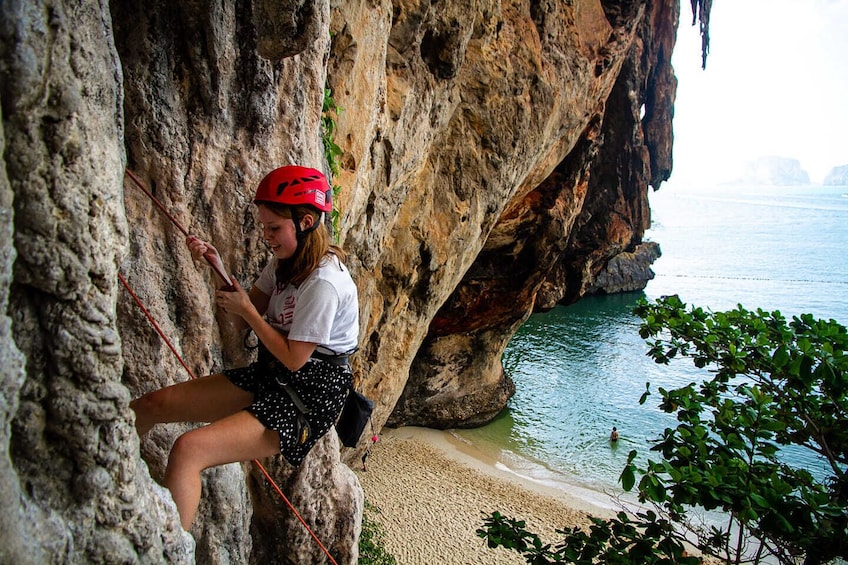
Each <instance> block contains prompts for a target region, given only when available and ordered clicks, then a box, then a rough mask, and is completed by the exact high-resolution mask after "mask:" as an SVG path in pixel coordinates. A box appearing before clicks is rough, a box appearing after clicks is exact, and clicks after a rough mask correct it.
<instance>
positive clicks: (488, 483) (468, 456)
mask: <svg viewBox="0 0 848 565" xmlns="http://www.w3.org/2000/svg"><path fill="white" fill-rule="evenodd" d="M357 463H359V462H358V461H357ZM366 463H367V470H365V471H364V470H363V469H362V466H361V464H358V465H355V466H354V471H355V473H356V475H357V476H358V478H359V480H360V483H361V484H362V488H363V490H364V492H365V500H366V501H367V502H369V503H370V504H371V505H373V506H375V507H376V508H377V509H378V513H374V514H371V519H372V520H374V521H375V522H377V523H378V524H379V525H380V527H381V529H382V530H383V532H384V533H385V538H386V539H385V546H386V550H387V551H388V552H389V553H391V554H392V555H394V556H395V558H396V559H397V561H398V563H399V564H400V565H416V564H422V565H424V564H428V565H429V564H431V563H442V564H445V565H450V564H457V565H467V564H472V563H480V564H481V565H483V564H487V565H489V564H491V565H498V564H513V563H514V564H521V563H525V561H524V559H523V557H522V556H521V555H520V554H519V553H517V552H515V551H509V550H506V549H503V548H496V549H490V548H488V547H487V546H486V542H485V540H483V539H482V538H480V537H478V536H477V534H476V531H477V529H478V528H481V527H482V526H483V520H484V518H485V517H486V516H488V515H489V514H491V513H492V512H494V511H498V512H500V513H501V514H502V515H504V516H507V517H510V518H515V519H518V520H525V521H526V523H527V525H526V529H527V530H528V531H532V532H534V533H537V534H538V535H539V536H540V537H541V538H542V540H543V541H545V542H548V543H554V542H556V541H557V540H559V539H560V538H561V536H559V535H557V534H556V532H555V530H556V529H558V528H563V527H566V526H569V527H574V526H580V527H582V528H583V529H584V530H586V529H587V528H588V527H589V525H590V524H591V522H590V521H589V518H588V516H590V515H591V516H597V517H601V518H606V517H611V516H613V515H614V514H615V512H616V511H617V510H618V508H619V506H618V505H617V503H616V501H615V500H613V499H612V497H611V496H610V495H607V494H604V493H601V492H597V491H592V490H590V489H587V488H585V487H582V486H579V485H575V484H571V483H568V482H565V481H550V482H549V481H540V480H537V479H533V478H531V477H529V476H525V475H523V474H520V473H518V472H516V471H514V470H512V469H510V468H509V467H508V466H506V465H504V464H503V463H502V462H500V461H498V459H497V458H496V457H493V456H492V455H491V454H489V453H486V452H484V451H482V450H481V449H479V448H477V447H476V446H474V445H472V444H470V443H468V442H467V441H465V440H462V439H460V438H458V437H456V436H455V435H453V434H451V433H450V432H446V431H440V430H431V429H427V428H417V427H403V428H397V429H390V428H384V429H383V431H382V434H381V435H380V439H379V441H378V442H377V443H376V444H374V445H373V446H372V447H371V452H370V455H369V457H368V459H367V462H366Z"/></svg>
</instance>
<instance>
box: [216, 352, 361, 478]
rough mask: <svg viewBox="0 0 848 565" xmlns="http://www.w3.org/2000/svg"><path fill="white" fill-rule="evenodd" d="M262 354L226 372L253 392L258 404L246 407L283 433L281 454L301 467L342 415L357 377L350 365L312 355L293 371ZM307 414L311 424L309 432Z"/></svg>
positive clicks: (263, 423)
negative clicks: (296, 398) (285, 385)
mask: <svg viewBox="0 0 848 565" xmlns="http://www.w3.org/2000/svg"><path fill="white" fill-rule="evenodd" d="M263 357H265V356H260V361H257V362H256V363H251V364H250V365H248V366H247V367H242V368H239V369H228V370H226V371H224V375H226V377H227V378H228V379H229V380H230V382H232V383H233V384H234V385H236V386H237V387H239V388H241V389H244V390H246V391H248V392H251V393H253V404H251V405H250V406H248V407H247V408H246V410H247V411H248V412H250V413H251V414H253V415H254V416H255V417H256V419H257V420H259V421H260V422H262V425H264V426H265V427H266V428H268V429H270V430H274V431H275V432H277V433H278V434H280V453H281V454H282V455H283V457H285V458H286V461H288V462H289V463H291V464H292V465H295V466H296V465H300V463H301V462H302V461H303V458H304V457H306V454H307V453H309V450H310V449H312V447H313V446H314V445H315V443H316V442H317V441H318V440H319V439H321V437H322V436H323V435H324V434H326V433H327V432H328V431H329V430H330V427H331V426H332V425H333V424H334V423H335V421H336V419H337V418H338V417H339V414H340V413H341V410H342V406H343V405H344V401H345V397H346V396H347V391H348V388H349V387H350V383H351V380H352V375H351V372H350V368H349V367H348V366H339V365H335V364H333V363H328V362H326V361H322V360H320V359H314V358H312V359H309V361H307V363H306V364H305V365H304V366H303V367H301V368H300V369H299V370H298V371H295V372H292V371H290V370H289V369H288V368H287V367H286V366H285V365H283V364H282V363H280V362H279V361H277V360H276V359H273V360H271V361H269V360H268V359H267V358H265V359H262V358H263ZM281 383H288V385H289V386H290V387H291V388H292V389H294V391H295V392H296V393H297V395H298V396H299V397H300V400H301V401H302V402H303V404H304V405H305V406H306V407H307V408H308V409H309V412H308V413H307V414H305V415H301V413H300V411H299V410H298V409H297V408H296V406H295V404H294V402H293V401H292V399H291V397H290V396H289V394H288V393H287V392H286V391H285V389H284V388H283V386H281ZM303 418H305V420H306V423H307V424H308V427H307V428H306V429H307V430H308V432H307V433H305V434H304V433H303V429H304V427H305V426H304V425H303Z"/></svg>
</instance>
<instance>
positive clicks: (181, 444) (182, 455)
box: [168, 430, 209, 471]
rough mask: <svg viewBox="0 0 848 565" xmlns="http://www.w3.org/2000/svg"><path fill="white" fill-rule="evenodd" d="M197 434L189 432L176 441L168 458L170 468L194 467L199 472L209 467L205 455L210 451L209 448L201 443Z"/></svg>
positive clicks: (193, 431)
mask: <svg viewBox="0 0 848 565" xmlns="http://www.w3.org/2000/svg"><path fill="white" fill-rule="evenodd" d="M195 432H196V430H192V431H188V432H186V433H184V434H182V435H181V436H179V437H178V438H177V439H176V441H174V445H173V446H172V447H171V453H170V455H169V456H168V466H171V465H179V466H181V467H192V468H194V469H195V470H197V471H202V470H203V469H205V468H206V467H207V465H206V464H205V462H204V455H205V454H207V453H208V451H209V450H208V446H206V445H205V444H204V443H203V442H202V441H201V439H200V434H198V433H195Z"/></svg>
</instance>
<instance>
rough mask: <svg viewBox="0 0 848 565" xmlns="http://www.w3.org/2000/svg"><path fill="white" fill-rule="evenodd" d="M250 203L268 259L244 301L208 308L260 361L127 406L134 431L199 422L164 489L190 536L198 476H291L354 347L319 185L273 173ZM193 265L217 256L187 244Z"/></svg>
mask: <svg viewBox="0 0 848 565" xmlns="http://www.w3.org/2000/svg"><path fill="white" fill-rule="evenodd" d="M254 203H255V204H256V205H257V208H258V219H259V222H260V224H261V227H262V235H263V238H264V240H265V242H266V243H267V244H268V246H269V247H270V249H271V251H272V252H273V255H274V257H273V259H272V260H271V261H269V262H268V265H267V266H266V267H265V269H264V270H263V272H262V273H261V275H260V276H259V278H258V279H257V281H256V282H255V283H254V285H253V286H252V287H251V289H250V291H249V292H245V290H244V289H243V288H242V287H241V286H240V285H239V284H238V282H237V281H235V280H234V279H233V281H232V282H233V287H234V290H232V291H227V290H218V291H217V292H216V293H215V302H216V304H217V305H218V306H219V307H220V308H221V309H222V310H223V311H224V312H225V313H227V314H229V315H231V316H233V317H235V318H236V320H237V321H238V322H239V323H240V324H241V325H242V326H243V327H244V328H245V329H247V328H250V329H252V330H253V332H254V333H255V334H256V335H257V337H258V338H259V343H260V347H259V360H258V361H256V362H255V363H252V364H250V365H248V366H247V367H242V368H238V369H229V370H225V371H224V372H223V373H219V374H215V375H209V376H206V377H202V378H199V379H194V380H190V381H187V382H183V383H179V384H175V385H172V386H169V387H165V388H162V389H159V390H156V391H153V392H151V393H148V394H146V395H144V396H142V397H140V398H138V399H136V400H134V401H133V402H132V403H131V404H130V406H131V407H132V409H133V410H134V411H135V414H136V428H137V429H138V432H139V434H140V435H144V434H145V433H147V431H148V430H150V428H151V427H153V426H154V425H155V424H158V423H165V422H202V423H206V422H209V423H208V424H207V425H205V426H202V427H199V428H195V429H193V430H190V431H188V432H186V433H184V434H183V435H181V436H180V437H179V438H177V440H176V441H175V442H174V445H173V447H172V448H171V453H170V456H169V458H168V465H167V468H166V470H165V478H164V481H163V483H164V485H165V486H166V487H167V488H168V489H169V490H170V491H171V495H172V496H173V498H174V502H175V503H176V505H177V510H178V511H179V514H180V522H181V523H182V526H183V528H185V529H188V528H189V527H190V526H191V524H192V522H193V520H194V515H195V512H196V510H197V506H198V503H199V502H200V494H201V492H200V491H201V480H200V473H201V472H202V471H203V470H204V469H208V468H210V467H214V466H217V465H223V464H225V463H233V462H238V461H248V460H251V459H255V458H262V457H269V456H272V455H276V454H277V453H282V455H283V456H284V457H285V459H286V460H287V461H288V462H289V463H290V464H292V465H299V464H300V462H301V461H303V458H304V457H305V456H306V454H307V453H308V452H309V450H310V449H311V448H312V447H313V446H314V445H315V443H316V442H317V441H318V439H320V438H321V437H322V436H323V435H324V434H325V433H327V431H328V430H329V429H330V427H331V426H332V425H333V422H334V421H335V420H336V418H337V417H338V415H339V412H340V411H341V408H342V405H343V403H344V400H345V396H346V394H347V391H348V388H349V386H350V383H351V379H352V375H351V371H350V365H349V363H348V355H350V354H351V353H352V352H353V351H355V350H356V347H357V344H358V339H359V303H358V298H357V291H356V286H355V285H354V283H353V280H352V278H351V276H350V272H349V271H348V269H347V267H345V265H344V259H345V255H344V253H343V252H342V250H341V249H339V248H338V247H336V246H334V245H331V244H330V236H329V233H328V231H327V228H326V227H325V225H324V221H323V219H324V214H325V213H327V212H330V211H331V210H332V202H331V200H330V187H329V184H328V182H327V179H326V178H325V177H324V175H323V174H322V173H321V172H320V171H317V170H315V169H310V168H306V167H299V166H286V167H280V168H278V169H275V170H273V171H271V172H270V173H269V174H268V175H267V176H266V177H265V178H264V179H263V180H262V182H260V183H259V187H258V188H257V190H256V196H255V198H254ZM186 243H187V245H188V247H189V249H190V250H191V253H192V256H193V257H194V259H195V260H200V259H201V258H202V257H203V256H204V254H205V255H207V259H208V258H209V257H208V254H209V253H210V252H211V253H212V254H213V255H214V256H215V257H213V260H212V261H210V262H211V263H214V262H215V261H214V259H217V260H220V256H219V255H218V251H217V250H216V249H215V248H214V247H213V246H212V245H210V244H209V243H206V242H204V241H201V240H200V239H198V238H196V237H194V236H188V237H187V238H186Z"/></svg>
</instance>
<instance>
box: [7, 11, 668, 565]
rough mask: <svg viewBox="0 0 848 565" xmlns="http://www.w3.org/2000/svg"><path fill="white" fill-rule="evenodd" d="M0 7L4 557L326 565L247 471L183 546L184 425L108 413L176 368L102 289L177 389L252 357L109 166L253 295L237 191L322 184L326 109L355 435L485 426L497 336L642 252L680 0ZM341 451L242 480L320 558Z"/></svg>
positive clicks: (161, 227) (352, 518)
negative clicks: (139, 428) (281, 168)
mask: <svg viewBox="0 0 848 565" xmlns="http://www.w3.org/2000/svg"><path fill="white" fill-rule="evenodd" d="M0 10H1V11H2V12H0V17H2V25H0V40H1V41H0V104H2V106H1V107H2V117H3V119H2V130H0V134H2V135H0V147H2V149H3V152H2V155H3V157H2V159H3V160H2V168H0V205H2V207H0V220H2V223H0V230H2V237H0V249H2V253H0V258H2V261H0V303H2V305H3V310H2V312H0V337H2V339H0V360H2V363H0V387H2V393H3V403H2V405H0V415H2V419H0V422H2V435H0V440H2V441H0V445H2V449H0V500H2V502H3V508H4V512H3V514H2V516H0V561H2V562H10V563H11V562H13V563H59V562H73V563H79V562H116V561H117V562H126V563H134V562H141V563H166V562H167V563H190V562H200V563H229V562H238V563H244V562H251V561H252V562H270V563H319V562H323V559H324V557H323V555H322V553H321V552H320V551H319V550H318V548H317V546H316V545H315V544H313V543H312V542H311V540H310V539H308V538H307V537H305V536H306V534H305V532H304V530H303V528H302V526H301V525H300V524H299V523H297V522H296V521H295V520H294V519H293V518H292V517H291V515H290V514H288V513H287V509H286V508H285V507H284V505H282V504H281V503H280V502H279V500H278V499H277V498H276V497H275V496H274V495H273V493H272V492H271V489H269V487H268V486H267V485H266V484H264V483H263V482H262V481H263V480H264V479H262V478H261V477H260V476H259V475H258V474H257V472H256V471H255V469H252V468H251V467H250V466H249V465H245V466H242V465H239V464H233V465H227V466H224V467H221V468H217V469H214V470H209V471H206V472H205V473H204V486H203V490H204V495H203V501H202V504H201V508H200V510H199V513H198V517H197V519H196V523H195V525H194V527H193V528H192V531H191V532H190V534H189V533H186V532H184V531H183V530H182V529H181V528H180V526H179V519H178V516H177V514H176V511H175V507H174V505H173V502H172V501H171V499H170V495H169V493H168V492H167V490H165V489H163V488H162V487H160V486H159V483H158V482H159V481H161V478H162V473H163V470H164V466H165V464H166V461H167V454H168V451H169V449H170V445H171V444H172V442H173V441H174V438H175V437H177V436H178V435H179V434H180V433H181V432H182V431H184V430H185V429H186V426H185V425H183V424H170V425H163V426H160V427H158V428H157V429H154V431H152V432H151V433H150V434H149V435H148V436H147V437H145V438H142V439H141V440H139V439H138V437H137V436H136V434H135V430H134V426H133V415H132V413H131V411H130V409H129V406H128V403H129V400H130V399H131V398H132V397H136V396H138V395H140V394H142V393H144V392H146V391H148V390H152V389H154V388H158V387H160V386H163V385H166V384H170V383H173V382H177V381H179V380H183V379H186V378H187V376H186V374H185V371H184V370H183V368H182V367H181V366H180V365H179V364H178V363H177V362H176V361H174V359H173V358H172V355H171V353H170V351H169V350H168V348H167V346H165V345H164V344H163V343H162V341H161V340H160V338H159V336H158V335H157V334H156V333H155V332H154V331H153V330H152V329H151V327H150V325H149V323H148V322H147V320H146V319H145V318H144V316H143V315H142V314H141V313H140V312H139V310H138V308H137V307H136V306H135V304H134V303H133V302H132V301H131V299H130V298H129V296H128V294H127V293H126V292H125V291H124V290H123V289H122V288H121V287H120V286H119V284H118V278H117V275H118V273H119V272H120V273H122V274H123V276H124V277H125V278H126V280H127V281H128V282H129V284H131V286H132V287H133V288H134V290H135V291H136V292H137V294H138V295H139V297H140V298H141V299H142V300H143V301H144V303H145V304H146V305H147V307H148V309H149V310H150V311H151V313H152V315H153V316H154V317H155V318H156V319H157V321H158V322H159V324H160V326H161V327H162V329H163V331H165V333H166V334H167V335H168V336H170V338H171V339H172V340H173V342H174V345H175V347H176V348H177V349H178V350H179V351H180V352H181V354H182V355H183V357H184V358H185V359H186V362H187V363H188V365H189V367H190V368H191V370H192V372H193V373H195V374H197V375H202V374H206V373H210V372H215V371H219V370H221V369H222V368H224V367H227V366H232V365H236V364H242V363H245V362H247V361H249V359H250V355H251V354H250V353H249V352H247V351H246V350H245V349H244V347H243V343H242V336H241V335H239V334H238V333H237V332H235V331H234V328H233V326H232V325H231V323H230V322H229V321H228V320H227V318H226V317H225V316H223V315H221V313H219V312H217V311H216V309H215V307H214V304H213V290H214V288H215V286H216V281H215V280H214V279H213V278H212V277H211V276H210V274H209V272H208V270H205V269H198V268H197V267H196V266H195V265H193V264H192V262H191V258H190V256H189V254H188V252H187V251H186V249H185V246H184V243H183V236H182V234H181V233H179V232H178V231H177V230H175V229H174V228H173V226H172V225H171V224H170V223H169V222H168V221H167V220H166V219H164V218H163V217H162V215H161V214H160V213H159V212H158V211H157V210H156V209H155V208H154V207H153V205H152V204H151V203H150V202H149V200H147V198H146V197H145V196H144V195H143V194H142V193H141V192H140V191H138V190H137V189H136V188H134V187H133V186H132V185H131V184H130V183H128V182H124V180H123V177H124V168H125V167H127V166H128V167H130V168H131V169H132V170H133V171H134V172H135V173H136V174H137V175H138V176H139V177H140V178H141V179H142V180H143V181H144V183H145V184H146V185H147V186H148V187H149V188H150V189H151V190H152V191H153V192H154V193H155V194H156V196H157V197H158V198H159V199H161V200H162V201H163V202H164V204H165V205H166V206H167V207H168V208H169V210H171V212H172V213H173V214H174V215H175V217H177V218H178V220H179V221H180V222H181V223H182V224H183V225H185V226H186V227H187V228H188V229H189V231H191V232H192V233H194V234H197V235H198V236H200V237H203V238H205V239H208V240H211V241H212V242H213V243H214V244H215V245H216V246H217V247H218V248H219V249H220V250H221V253H222V255H223V258H224V261H225V263H226V265H227V268H228V269H229V271H230V272H231V273H233V274H234V276H235V277H236V278H238V279H239V280H240V281H242V282H243V283H244V284H250V283H251V281H252V280H253V279H254V278H255V277H256V275H257V274H258V272H259V270H260V269H261V267H262V265H263V264H264V262H265V261H266V260H267V253H266V251H265V249H264V246H263V244H262V242H261V241H260V237H259V234H258V232H257V230H256V229H255V228H256V218H255V215H254V214H255V212H254V210H253V208H252V205H251V198H252V193H253V190H254V187H255V186H256V183H257V182H258V181H259V179H260V178H261V177H262V176H263V175H264V173H265V172H267V170H269V169H270V168H272V167H275V166H278V165H280V164H286V163H300V164H304V165H309V166H316V167H319V168H325V169H326V163H325V162H324V157H323V145H322V140H321V129H320V123H321V111H322V101H323V96H324V89H325V87H328V88H330V89H331V91H332V95H333V97H334V99H335V101H336V103H337V104H338V105H339V106H340V107H341V108H343V110H342V111H341V112H340V113H339V114H338V115H337V117H336V118H335V120H336V140H335V141H336V143H337V144H338V145H339V146H340V147H341V148H342V150H343V154H342V158H341V167H342V171H341V173H340V175H338V177H337V178H336V179H335V180H336V183H337V184H339V185H340V186H341V187H342V191H341V194H340V195H339V197H338V198H337V201H336V206H337V208H338V210H339V212H340V216H341V217H340V220H341V232H340V234H339V236H340V244H341V245H342V246H343V247H344V249H345V250H346V251H347V253H348V254H349V261H348V263H349V265H350V267H351V270H352V272H353V274H354V276H355V279H356V282H357V285H358V287H359V292H360V297H361V320H362V327H361V334H360V335H361V340H360V341H361V344H360V345H361V348H360V352H359V353H358V354H357V355H356V357H355V359H354V368H355V370H356V373H357V379H358V384H359V385H360V388H361V389H362V390H364V391H365V392H366V393H367V394H368V395H369V396H370V397H371V398H373V399H374V400H375V401H376V403H377V408H376V410H375V414H374V425H375V426H376V428H377V429H379V428H380V427H381V426H382V425H384V424H385V423H386V422H387V421H389V422H392V423H397V424H402V423H415V424H424V425H430V426H435V427H448V426H470V425H477V424H479V423H482V422H485V421H487V420H489V419H491V418H492V417H493V416H494V415H495V414H497V412H498V411H499V410H501V409H502V408H503V406H504V404H505V403H506V401H507V399H508V398H509V396H510V395H511V394H512V391H513V388H512V387H513V385H512V383H511V381H510V380H509V378H508V376H507V375H504V372H503V369H502V367H501V363H500V356H501V353H502V352H503V349H504V347H505V346H506V344H507V343H508V341H509V339H510V337H511V335H512V334H513V332H514V331H515V329H516V328H517V327H518V326H519V325H520V324H521V323H522V321H523V320H525V319H526V317H527V316H529V315H530V313H531V312H533V311H534V310H535V309H545V308H550V307H552V306H553V305H555V304H557V303H559V302H572V301H574V300H578V299H579V298H580V297H581V296H583V295H584V294H585V293H587V292H590V291H591V289H592V285H593V283H594V280H595V279H596V277H597V276H598V273H600V272H601V271H602V270H603V269H604V267H605V266H606V264H607V263H608V261H609V259H610V258H611V257H613V256H615V255H617V254H619V253H621V252H629V251H633V250H634V249H635V248H636V246H637V245H638V244H639V243H640V242H641V238H642V234H643V232H644V230H645V228H646V227H647V225H648V221H649V210H648V207H647V198H646V193H647V190H648V186H649V185H653V186H654V187H658V186H659V184H660V183H661V182H662V181H663V180H665V179H667V178H668V175H669V174H670V172H671V165H672V163H671V142H672V138H671V109H672V105H673V102H674V95H675V80H674V75H673V70H672V69H671V66H670V64H669V61H670V57H671V50H672V48H673V46H674V38H675V26H676V23H677V19H678V17H679V2H678V0H616V1H614V0H603V1H602V0H587V1H581V2H568V1H550V2H530V1H528V0H517V1H514V2H501V1H497V0H463V1H459V2H452V3H444V2H439V3H434V2H429V1H425V0H404V1H395V2H391V1H389V0H351V1H345V2H339V1H335V0H334V1H329V0H292V1H284V2H271V1H264V0H261V1H254V2H250V3H243V2H222V1H221V0H206V1H201V2H178V3H174V2H169V1H166V0H152V1H150V2H145V3H137V2H130V1H128V0H112V1H111V2H105V1H101V2H94V1H87V2H70V1H68V0H38V1H34V2H4V3H2V4H0ZM356 455H357V451H356V450H348V449H341V448H340V446H339V443H338V441H337V438H336V437H335V435H334V434H332V433H331V434H329V435H328V436H327V437H326V438H325V439H323V440H322V441H321V442H320V443H319V444H318V446H317V447H316V448H315V450H314V451H313V452H312V453H311V454H310V456H309V457H308V458H307V460H306V461H305V462H304V464H303V465H302V466H301V467H300V468H298V469H292V468H291V467H289V466H288V465H286V464H285V463H284V462H282V461H279V460H276V459H272V460H270V461H267V462H264V463H267V468H268V469H269V472H270V473H271V474H272V475H273V477H274V478H275V480H277V481H278V482H279V484H280V485H282V487H283V489H284V491H286V492H287V493H288V494H289V495H290V498H291V499H292V501H293V502H294V503H295V505H296V507H297V508H298V510H299V511H300V512H301V513H302V514H303V515H304V517H305V518H306V519H307V521H308V522H309V523H311V524H312V525H313V528H314V529H315V531H316V534H317V535H318V536H319V537H320V538H321V539H322V541H323V542H324V544H325V545H326V546H327V547H328V548H330V549H331V551H332V552H333V553H334V555H335V557H336V560H337V561H338V562H339V563H355V562H356V558H357V548H356V539H357V537H358V535H359V528H360V522H359V521H360V519H361V509H362V492H361V489H360V488H359V485H358V482H357V480H356V477H355V475H354V474H353V473H352V472H351V471H350V469H349V468H348V467H347V466H346V465H345V464H344V461H352V460H354V458H355V457H356ZM268 532H273V535H269V534H268Z"/></svg>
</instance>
